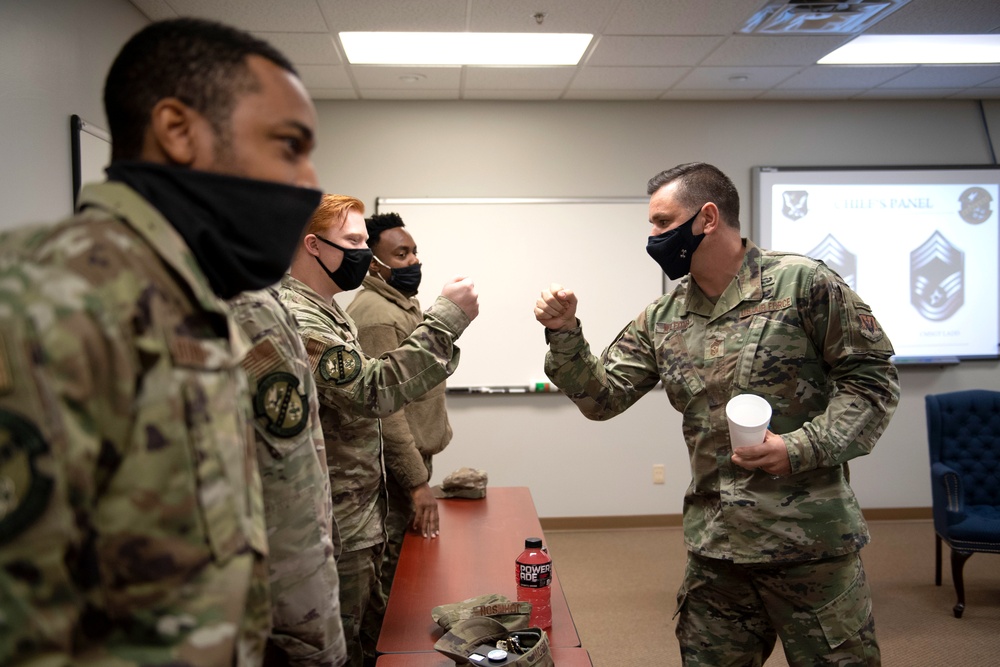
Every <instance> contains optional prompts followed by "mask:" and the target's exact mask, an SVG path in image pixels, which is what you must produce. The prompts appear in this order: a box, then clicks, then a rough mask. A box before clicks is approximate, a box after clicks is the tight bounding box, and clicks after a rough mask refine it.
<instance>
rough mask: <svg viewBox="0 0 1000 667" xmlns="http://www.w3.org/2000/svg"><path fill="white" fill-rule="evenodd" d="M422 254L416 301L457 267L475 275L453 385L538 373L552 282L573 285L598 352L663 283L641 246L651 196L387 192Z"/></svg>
mask: <svg viewBox="0 0 1000 667" xmlns="http://www.w3.org/2000/svg"><path fill="white" fill-rule="evenodd" d="M375 209H376V212H378V213H388V212H396V213H398V214H399V215H400V216H401V217H402V219H403V222H404V223H405V224H406V229H407V230H409V232H410V234H411V235H412V236H413V239H414V241H415V242H416V244H417V256H418V257H419V259H420V261H421V262H422V263H423V280H422V282H421V287H420V294H419V295H418V298H419V299H420V303H421V306H422V307H424V308H427V307H428V306H430V305H431V303H432V302H433V300H434V299H435V298H436V297H437V295H438V294H440V292H441V287H442V286H443V285H444V284H445V282H446V281H447V280H448V279H449V278H451V277H453V276H456V275H467V276H469V277H471V278H472V279H473V281H474V282H475V284H476V288H477V290H478V292H479V317H478V318H477V319H476V320H475V321H473V322H472V324H471V325H470V326H469V328H468V329H467V330H466V332H465V333H464V334H462V337H461V338H460V339H459V341H458V346H459V348H460V349H461V351H462V356H461V360H460V362H459V365H458V369H457V370H456V371H455V374H454V375H453V376H452V377H451V378H450V379H449V380H448V387H449V389H456V388H480V387H489V388H500V390H501V391H502V390H503V388H523V387H526V386H531V385H533V384H534V383H535V382H539V381H545V380H546V378H545V373H544V371H543V366H544V361H545V352H546V351H547V349H548V346H547V345H546V344H545V335H544V330H543V328H542V326H541V325H540V324H539V323H538V322H537V321H536V320H535V316H534V307H535V301H536V300H537V299H538V297H539V295H540V293H541V291H542V290H543V289H545V288H547V287H548V286H549V284H550V283H552V282H559V283H561V284H562V285H563V286H565V287H567V288H570V289H572V290H574V291H575V292H576V294H577V297H578V298H579V302H580V303H579V307H578V310H577V316H578V317H579V318H580V321H581V322H582V324H583V331H584V334H585V335H586V337H587V339H588V341H590V344H591V346H592V347H593V348H594V351H595V352H596V353H599V352H600V351H601V350H603V349H604V347H606V346H607V345H608V344H609V343H610V342H611V341H612V340H613V339H614V337H615V336H616V335H617V334H618V332H619V331H621V329H622V327H624V326H625V325H626V324H628V323H629V322H631V321H632V320H633V319H634V318H635V317H636V316H637V315H638V314H639V313H640V312H641V311H642V310H643V308H645V307H646V306H647V305H648V304H649V303H650V302H652V301H653V300H655V299H657V298H659V296H660V295H662V293H663V289H664V285H665V283H664V280H663V278H664V276H663V272H662V271H661V269H660V267H659V266H657V264H656V263H655V262H654V261H653V260H652V259H651V258H650V257H649V255H647V254H646V239H647V238H648V236H649V232H650V225H649V221H648V220H649V200H648V199H646V198H645V197H641V198H640V197H605V198H520V199H515V198H460V199H456V198H392V197H379V198H378V199H377V200H376V205H375Z"/></svg>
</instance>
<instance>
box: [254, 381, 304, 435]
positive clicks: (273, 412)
mask: <svg viewBox="0 0 1000 667" xmlns="http://www.w3.org/2000/svg"><path fill="white" fill-rule="evenodd" d="M298 386H299V379H298V378H297V377H295V376H294V375H292V374H291V373H285V372H280V371H279V372H277V373H271V374H269V375H266V376H264V378H263V379H261V381H260V382H259V383H258V385H257V393H256V394H254V397H253V408H254V414H255V415H256V416H257V418H258V419H262V420H263V421H264V423H265V426H264V428H265V429H266V430H267V432H268V433H270V434H272V435H276V436H278V437H279V438H291V437H293V436H296V435H298V434H299V433H301V432H302V429H304V428H305V427H306V421H307V418H308V415H309V410H308V397H306V396H304V395H303V394H300V393H299V392H298V391H297V389H298Z"/></svg>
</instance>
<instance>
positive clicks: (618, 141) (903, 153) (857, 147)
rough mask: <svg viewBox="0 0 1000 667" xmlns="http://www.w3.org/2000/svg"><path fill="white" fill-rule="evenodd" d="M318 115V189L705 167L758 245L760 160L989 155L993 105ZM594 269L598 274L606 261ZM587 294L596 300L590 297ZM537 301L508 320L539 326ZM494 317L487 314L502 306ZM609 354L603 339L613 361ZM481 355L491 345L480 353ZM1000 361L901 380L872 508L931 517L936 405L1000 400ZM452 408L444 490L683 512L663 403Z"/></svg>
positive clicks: (670, 414)
mask: <svg viewBox="0 0 1000 667" xmlns="http://www.w3.org/2000/svg"><path fill="white" fill-rule="evenodd" d="M318 108H319V113H320V147H319V151H318V154H317V160H316V161H317V168H318V170H319V174H320V181H321V183H322V184H323V186H324V187H325V188H326V189H328V190H330V191H333V192H342V193H349V194H352V195H355V196H357V197H360V198H361V199H362V200H363V201H364V202H365V203H366V204H367V205H368V206H369V207H372V206H374V203H375V198H376V197H421V196H428V197H490V196H493V197H518V196H538V197H546V196H565V197H572V196H636V195H642V194H644V192H645V184H646V180H647V179H648V178H649V177H650V176H652V175H653V174H654V173H656V172H657V171H660V170H661V169H665V168H667V167H670V166H673V165H674V164H677V163H680V162H687V161H691V160H705V161H708V162H712V163H714V164H716V165H718V166H720V167H721V168H722V169H724V170H725V171H727V172H728V173H729V174H730V175H731V176H732V178H733V180H734V181H735V182H736V185H737V187H738V188H739V190H740V193H741V194H742V196H743V215H742V221H743V229H744V232H745V233H750V203H751V202H750V173H751V168H752V167H754V166H758V165H773V166H817V165H819V166H823V165H827V166H830V165H840V166H845V165H928V164H941V165H945V164H987V163H988V162H989V160H990V158H989V148H988V146H987V144H986V141H985V134H984V131H983V128H982V123H981V121H980V114H979V109H978V106H977V105H976V103H975V102H969V101H961V102H957V101H956V102H905V101H898V102H887V101H878V102H874V101H873V102H787V103H778V102H768V103H757V104H755V103H747V102H734V103H717V102H705V103H698V102H686V103H666V102H662V103H661V102H634V103H616V102H533V103H514V102H333V101H327V102H319V103H318ZM986 110H987V114H988V117H989V118H990V120H991V122H992V124H993V128H994V129H993V133H994V135H998V134H1000V104H997V103H996V102H992V103H987V106H986ZM470 224H474V221H470ZM483 238H484V240H485V241H488V242H489V246H490V247H492V248H495V250H494V251H495V252H501V253H507V254H509V255H510V258H511V263H512V270H516V266H517V257H518V248H519V246H521V245H522V244H525V243H530V242H531V239H525V238H519V237H518V238H511V237H509V236H505V235H504V230H503V229H495V228H494V229H484V230H483ZM416 240H417V244H418V246H419V244H420V238H419V236H418V237H417V239H416ZM637 242H643V240H639V241H637ZM553 252H558V249H557V248H553ZM584 261H589V262H592V263H593V265H594V270H595V271H599V270H600V258H599V257H591V258H586V259H585V260H584ZM462 264H463V265H465V264H467V262H464V261H463V262H462ZM473 277H474V276H473ZM553 279H558V276H553ZM608 280H615V276H608ZM542 287H543V285H539V289H541V288H542ZM425 291H426V290H425ZM625 291H626V290H623V293H625ZM432 295H433V294H432V293H428V294H427V295H424V299H425V301H426V300H427V299H429V298H430V296H432ZM579 297H580V299H581V303H582V302H585V301H586V299H587V297H588V295H587V294H580V295H579ZM623 298H625V297H623ZM531 305H532V304H529V303H526V304H524V308H523V309H521V310H520V311H518V312H516V313H515V312H512V313H511V315H510V316H511V317H530V316H531V315H530V310H531ZM643 305H645V304H644V303H639V304H637V306H636V312H638V310H639V309H640V308H641V307H642V306H643ZM481 306H482V308H483V309H486V308H490V297H489V295H488V294H484V295H482V298H481ZM624 324H625V322H622V325H624ZM473 326H475V323H474V324H473ZM539 335H541V332H539ZM608 342H609V341H606V340H600V341H599V340H594V341H591V344H592V345H593V346H594V347H595V348H598V349H600V348H603V346H604V345H606V344H607V343H608ZM473 353H482V351H472V350H466V351H465V354H473ZM486 353H490V354H492V353H497V354H511V353H513V354H516V353H517V351H516V350H508V349H505V348H504V340H503V332H502V331H498V332H496V349H495V350H490V351H487V352H486ZM998 366H1000V364H998V363H997V362H995V361H985V362H984V361H978V362H964V363H962V364H961V365H959V366H953V367H946V368H920V369H915V368H904V369H902V371H901V382H902V387H903V398H902V402H901V405H900V408H899V410H898V411H897V413H896V417H895V419H894V420H893V422H892V424H891V425H890V426H889V429H888V430H887V432H886V434H885V436H884V437H883V438H882V441H881V442H880V444H879V445H878V447H876V449H875V451H874V453H873V454H871V455H870V456H868V457H865V458H862V459H859V460H858V461H856V462H855V464H854V465H852V468H851V472H852V483H853V486H854V489H855V491H856V492H857V494H858V496H859V498H860V500H861V503H862V505H863V506H865V507H869V508H890V507H924V506H929V505H930V490H929V475H930V474H929V470H928V464H927V452H926V449H927V444H926V438H925V434H924V430H925V421H924V404H923V400H924V399H923V397H924V395H925V394H927V393H937V392H942V391H952V390H957V389H962V388H967V387H984V388H991V389H1000V373H998V372H997V371H998ZM448 400H449V409H450V414H451V419H452V424H453V426H454V429H455V439H454V441H453V443H452V445H451V446H450V447H449V449H447V450H446V451H445V452H444V453H443V454H442V455H440V456H439V457H438V458H437V459H436V460H437V464H436V471H435V473H436V474H435V481H440V480H441V478H442V477H443V475H444V474H447V473H448V472H450V471H451V470H454V469H455V468H457V467H459V466H463V465H469V466H474V467H480V468H485V469H486V470H487V471H488V472H489V474H490V482H491V484H497V485H526V486H529V487H531V491H532V494H533V495H534V498H535V504H536V506H537V507H538V512H539V514H540V515H541V516H543V517H566V516H610V515H642V514H672V513H678V512H680V511H681V497H682V495H683V492H684V488H685V487H686V486H687V484H688V481H689V479H690V474H689V472H688V464H687V452H686V448H685V446H684V444H683V441H682V439H681V437H680V418H679V415H678V414H677V413H675V412H674V411H673V409H672V408H671V407H670V405H669V404H668V403H667V401H666V397H665V396H664V395H663V394H662V393H658V392H653V393H651V394H650V395H648V396H646V397H645V398H643V399H642V400H641V401H640V402H639V403H637V404H636V405H635V406H633V407H632V408H631V409H630V410H629V411H628V412H627V413H625V414H623V415H621V416H619V417H616V418H615V419H612V420H611V421H609V422H604V423H595V422H590V421H587V420H586V419H584V418H583V417H582V416H581V415H580V414H579V412H577V410H576V408H575V407H574V406H573V405H572V404H571V403H570V402H569V401H568V400H566V399H565V398H564V397H562V396H559V395H554V396H549V395H530V396H497V395H491V396H450V397H449V399H448ZM655 463H663V464H665V465H666V466H667V483H666V484H665V485H663V486H658V485H653V484H652V466H653V464H655Z"/></svg>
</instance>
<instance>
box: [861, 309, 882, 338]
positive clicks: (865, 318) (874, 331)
mask: <svg viewBox="0 0 1000 667" xmlns="http://www.w3.org/2000/svg"><path fill="white" fill-rule="evenodd" d="M858 323H859V324H860V325H861V326H860V328H859V329H858V332H859V333H860V334H861V335H862V336H864V337H865V338H867V339H868V340H870V341H871V342H873V343H877V342H879V341H880V340H882V338H883V337H884V336H885V332H883V331H882V327H881V326H879V323H878V320H876V319H875V316H874V315H872V314H871V313H858Z"/></svg>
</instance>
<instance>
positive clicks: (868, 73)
mask: <svg viewBox="0 0 1000 667" xmlns="http://www.w3.org/2000/svg"><path fill="white" fill-rule="evenodd" d="M910 69H913V68H912V67H909V66H904V67H869V66H848V65H843V66H841V65H815V66H813V67H807V68H806V69H804V70H802V71H801V72H800V73H798V74H796V75H795V76H793V77H791V78H790V79H788V80H787V81H784V82H783V83H781V84H779V85H778V88H781V89H792V88H797V89H803V88H813V89H816V90H834V89H837V88H842V89H845V90H847V89H862V90H865V89H868V88H873V87H875V86H879V85H882V84H883V83H885V82H886V81H889V80H891V79H894V78H896V77H897V76H900V75H902V74H905V73H906V72H907V71H909V70H910Z"/></svg>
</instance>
